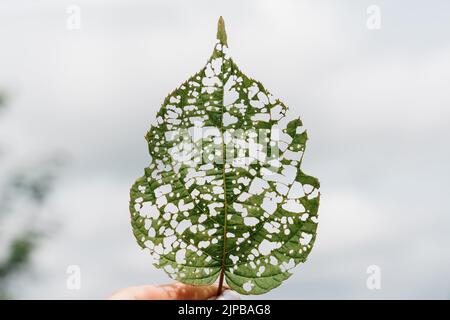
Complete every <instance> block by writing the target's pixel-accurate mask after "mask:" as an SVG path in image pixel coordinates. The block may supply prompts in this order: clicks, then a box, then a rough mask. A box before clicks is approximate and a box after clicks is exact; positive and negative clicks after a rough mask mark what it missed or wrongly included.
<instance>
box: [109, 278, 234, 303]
mask: <svg viewBox="0 0 450 320" xmlns="http://www.w3.org/2000/svg"><path fill="white" fill-rule="evenodd" d="M216 294H217V286H215V285H211V286H192V285H187V284H183V283H177V282H176V283H172V284H165V285H146V286H136V287H129V288H125V289H122V290H119V291H117V292H116V293H113V294H112V295H111V296H110V297H109V299H110V300H214V299H215V300H240V297H239V295H238V294H237V293H235V292H233V291H231V290H228V289H226V288H225V290H224V291H222V294H221V295H220V296H219V297H216Z"/></svg>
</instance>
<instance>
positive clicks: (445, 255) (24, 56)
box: [0, 0, 450, 299]
mask: <svg viewBox="0 0 450 320" xmlns="http://www.w3.org/2000/svg"><path fill="white" fill-rule="evenodd" d="M72 4H74V5H77V6H79V8H80V9H81V28H80V29H79V30H70V29H68V28H67V23H66V22H67V19H68V14H67V12H66V10H67V7H68V6H69V5H72ZM370 5H377V6H379V8H380V10H381V28H380V29H376V30H371V29H369V28H368V27H367V19H368V17H369V15H368V14H367V12H366V10H367V8H368V7H369V6H370ZM449 14H450V2H448V1H445V0H442V1H427V2H425V1H411V0H408V1H406V0H397V1H340V2H339V5H338V3H337V2H336V1H332V0H330V1H313V0H311V1H274V0H272V1H262V0H254V1H230V0H228V1H211V0H208V1H167V0H165V1H137V0H129V1H100V0H95V1H94V0H85V1H61V0H58V1H57V0H54V1H40V3H39V5H37V4H36V3H35V1H31V0H29V1H17V0H14V1H13V0H4V1H2V2H1V3H0V39H1V42H0V89H1V90H2V91H6V92H7V93H8V95H9V98H10V99H9V108H8V110H7V111H5V112H3V114H2V118H1V119H0V138H1V141H3V142H5V141H7V142H8V145H9V149H11V150H12V151H11V154H10V157H14V159H17V161H18V162H20V163H28V162H30V163H31V162H33V161H35V160H37V159H39V158H41V157H45V155H47V154H49V153H52V152H55V151H58V152H60V151H62V152H64V153H65V154H67V155H68V158H69V161H68V163H67V165H66V168H65V171H64V173H63V175H62V177H61V179H60V181H59V184H58V188H57V189H56V190H55V192H54V194H52V196H51V198H50V199H49V201H48V203H47V204H46V207H45V209H44V212H45V214H46V219H48V220H49V221H53V222H54V223H57V224H59V225H60V227H58V228H57V231H56V232H54V233H53V235H51V236H50V237H48V238H47V239H46V240H45V241H43V242H42V243H41V246H40V248H39V250H38V251H37V252H36V255H35V257H34V260H33V264H34V271H33V276H32V277H28V278H27V279H25V280H21V281H19V282H17V285H16V287H15V290H16V292H17V295H18V296H19V297H22V298H69V299H72V298H74V299H78V298H100V299H101V298H104V297H106V296H107V295H109V294H110V293H111V292H113V291H114V290H117V289H119V288H121V287H124V286H130V285H138V284H157V283H165V282H168V281H169V279H168V277H167V276H166V274H165V273H164V272H163V271H159V270H156V269H155V268H154V267H153V266H152V265H151V263H150V259H149V256H148V254H147V253H146V252H144V251H141V250H140V248H139V247H138V245H137V244H136V243H135V240H134V237H133V235H132V233H131V227H130V223H129V212H128V193H129V188H130V186H131V184H132V183H133V182H134V180H135V179H136V178H137V177H139V176H140V175H141V173H142V171H143V168H144V166H146V165H147V163H148V161H149V156H148V154H147V146H146V143H145V140H144V134H145V133H146V131H147V129H148V128H149V124H150V122H152V120H153V119H154V117H155V114H156V111H157V110H158V108H159V106H160V105H161V103H162V102H163V99H164V98H165V96H166V95H167V94H168V93H169V92H171V91H172V90H173V89H174V88H175V87H177V86H178V85H179V84H181V83H182V82H183V81H184V80H186V79H187V78H188V77H189V76H191V75H192V74H194V73H195V72H197V71H198V70H199V69H200V68H202V67H203V66H204V64H205V62H206V60H207V59H208V58H209V56H210V54H211V52H212V49H213V45H214V43H215V34H216V23H217V19H218V17H219V16H220V15H222V16H223V17H224V19H225V23H226V28H227V33H228V43H229V46H230V51H231V55H232V57H233V58H234V61H235V62H236V63H237V64H238V65H239V66H240V68H241V69H242V71H243V72H244V73H246V74H247V75H249V76H251V77H253V78H255V79H258V80H259V81H261V82H262V83H263V84H264V85H265V87H266V88H268V89H269V90H270V91H271V92H272V93H273V94H274V95H275V96H276V97H279V98H280V99H281V100H282V101H283V102H285V104H286V105H287V106H288V107H289V108H290V111H289V113H288V115H287V116H288V117H292V118H293V117H295V116H297V115H300V116H301V118H302V120H303V122H304V125H305V127H306V128H307V129H308V133H309V137H310V140H309V142H308V146H307V150H306V154H305V158H304V161H303V167H304V170H305V171H306V172H307V173H310V174H312V175H314V176H316V177H318V178H319V179H320V181H321V184H322V187H321V193H322V199H321V207H320V210H319V215H320V218H319V229H318V238H317V242H316V244H315V247H314V249H313V251H312V253H311V255H310V257H309V260H308V262H307V263H305V264H304V265H300V266H298V267H297V268H296V269H294V275H293V276H292V277H291V278H290V279H289V280H287V281H286V282H285V283H284V284H283V285H281V286H280V287H279V288H277V289H275V290H273V291H272V292H270V293H268V294H266V295H264V296H263V297H264V298H271V299H279V298H285V299H292V298H295V299H309V298H342V299H350V298H370V299H379V298H438V299H443V298H447V299H448V298H450V285H449V284H450V271H449V270H450V249H449V244H450V210H449V206H448V199H449V193H450V187H449V181H450V169H449V168H448V164H449V163H450V150H449V143H448V138H449V137H450V93H449V92H450V91H449V84H450V59H449V58H450V19H448V17H449ZM69 265H78V266H80V268H81V272H82V285H81V289H80V290H68V289H67V287H66V279H67V274H66V269H67V267H68V266H69ZM370 265H377V266H379V268H380V270H381V285H382V287H381V289H380V290H369V289H368V288H367V286H366V279H367V277H368V274H367V273H366V271H367V268H368V266H370ZM255 298H262V297H255Z"/></svg>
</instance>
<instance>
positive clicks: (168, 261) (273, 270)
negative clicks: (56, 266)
mask: <svg viewBox="0 0 450 320" xmlns="http://www.w3.org/2000/svg"><path fill="white" fill-rule="evenodd" d="M217 39H218V42H217V44H216V45H215V47H214V51H213V54H212V56H211V58H210V59H209V60H208V63H207V64H206V66H205V67H204V68H203V69H201V70H200V71H199V72H198V73H197V74H195V75H194V76H192V77H191V78H189V79H188V80H187V81H186V82H184V83H183V84H181V86H179V87H178V88H177V89H175V90H174V91H173V92H172V93H171V94H169V95H168V96H167V97H166V99H165V100H164V103H163V105H162V106H161V109H160V110H159V112H158V114H157V118H156V122H157V123H156V124H155V125H153V126H151V128H150V130H149V131H148V133H147V135H146V140H147V142H148V149H149V153H150V156H151V161H150V164H149V166H148V167H147V168H145V170H144V175H143V176H142V177H141V178H139V179H138V180H137V181H136V182H135V184H134V185H133V186H132V188H131V192H130V193H131V201H130V212H131V224H132V227H133V232H134V235H135V237H136V239H137V242H138V243H139V245H140V246H141V247H142V248H148V249H149V251H150V253H151V255H152V257H153V259H154V264H155V265H156V266H157V267H158V268H163V269H164V270H165V271H166V272H167V273H168V274H169V276H170V277H171V278H173V279H176V280H178V281H181V282H183V283H187V284H193V285H207V284H212V283H214V282H215V281H216V280H217V279H219V292H220V288H221V287H222V283H223V281H224V280H225V281H226V283H227V285H228V286H229V287H230V288H231V289H233V290H235V291H237V292H239V293H241V294H262V293H265V292H267V291H269V290H271V289H273V288H275V287H277V286H279V285H280V284H281V283H282V281H283V280H286V279H287V278H288V277H289V276H290V275H291V273H290V270H291V269H292V268H293V267H295V266H296V265H297V264H299V263H301V262H305V261H306V258H307V256H308V254H309V253H310V251H311V249H312V247H313V244H314V241H315V238H316V228H317V210H318V206H319V196H320V195H319V193H318V188H319V181H318V180H317V179H316V178H314V177H312V176H309V175H306V174H305V173H303V171H301V170H300V165H301V162H302V159H303V153H304V151H305V145H306V141H307V134H306V131H304V130H303V129H302V122H301V121H300V119H295V120H292V121H290V122H289V123H287V124H284V126H283V125H282V122H283V120H284V119H283V118H284V116H285V114H286V111H287V108H286V106H285V105H284V104H283V103H282V102H281V101H279V100H278V99H275V98H274V97H273V96H272V95H271V94H270V93H269V92H268V91H267V90H266V89H265V88H264V86H263V85H262V84H261V83H260V82H258V81H256V80H253V79H251V78H249V77H248V76H246V75H245V74H243V73H242V72H241V71H240V70H239V68H238V67H237V65H236V64H235V63H234V62H233V60H232V59H231V58H230V56H229V53H228V45H227V36H226V33H225V26H224V22H223V19H222V17H221V18H220V19H219V23H218V31H217ZM286 122H287V121H286ZM283 128H284V129H283Z"/></svg>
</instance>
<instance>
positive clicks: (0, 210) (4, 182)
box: [0, 93, 62, 299]
mask: <svg viewBox="0 0 450 320" xmlns="http://www.w3.org/2000/svg"><path fill="white" fill-rule="evenodd" d="M3 108H5V97H4V95H2V94H1V93H0V111H1V109H3ZM0 147H1V145H0ZM4 157H5V155H4V154H0V167H1V166H2V165H4V162H5V161H4V160H5V159H4ZM61 164H62V161H61V159H60V158H59V157H51V158H50V159H49V160H45V161H43V162H40V163H38V164H34V165H32V166H31V167H30V166H29V167H26V166H15V167H13V168H12V170H10V169H9V168H8V170H5V172H6V173H4V174H3V176H2V175H0V235H2V232H1V230H2V229H5V228H7V227H8V226H9V223H7V222H6V220H8V222H10V220H16V222H19V224H20V223H22V224H23V225H22V226H21V227H20V228H19V229H18V230H17V231H16V233H15V234H14V235H13V236H12V237H9V238H6V239H4V238H0V252H1V253H2V255H1V256H0V299H10V298H14V295H13V294H14V292H13V291H12V286H13V282H14V280H15V279H17V278H18V277H20V276H24V275H25V274H26V271H28V270H29V269H30V268H29V267H30V264H31V261H32V257H33V254H34V253H35V250H36V248H37V247H38V241H39V239H40V238H41V236H42V235H43V234H44V233H45V231H46V230H42V226H39V224H38V223H36V222H37V221H38V220H39V212H40V209H41V208H42V206H43V205H44V204H45V200H46V199H47V198H48V196H49V194H50V193H51V190H52V187H53V185H54V182H55V179H56V176H57V169H58V168H59V166H60V165H61ZM0 172H2V171H0ZM21 203H28V204H30V205H32V207H33V210H32V213H31V215H32V216H31V217H30V218H29V217H28V216H26V217H27V219H23V216H24V215H25V214H30V213H29V212H21V210H20V208H19V209H17V207H18V204H21ZM22 210H23V209H22ZM7 218H8V219H7ZM30 220H31V221H30ZM19 226H20V225H19Z"/></svg>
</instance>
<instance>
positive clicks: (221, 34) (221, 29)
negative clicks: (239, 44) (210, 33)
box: [217, 16, 228, 45]
mask: <svg viewBox="0 0 450 320" xmlns="http://www.w3.org/2000/svg"><path fill="white" fill-rule="evenodd" d="M217 40H219V41H220V43H221V44H224V45H228V44H227V33H226V31H225V21H224V20H223V17H222V16H220V17H219V21H218V22H217Z"/></svg>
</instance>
